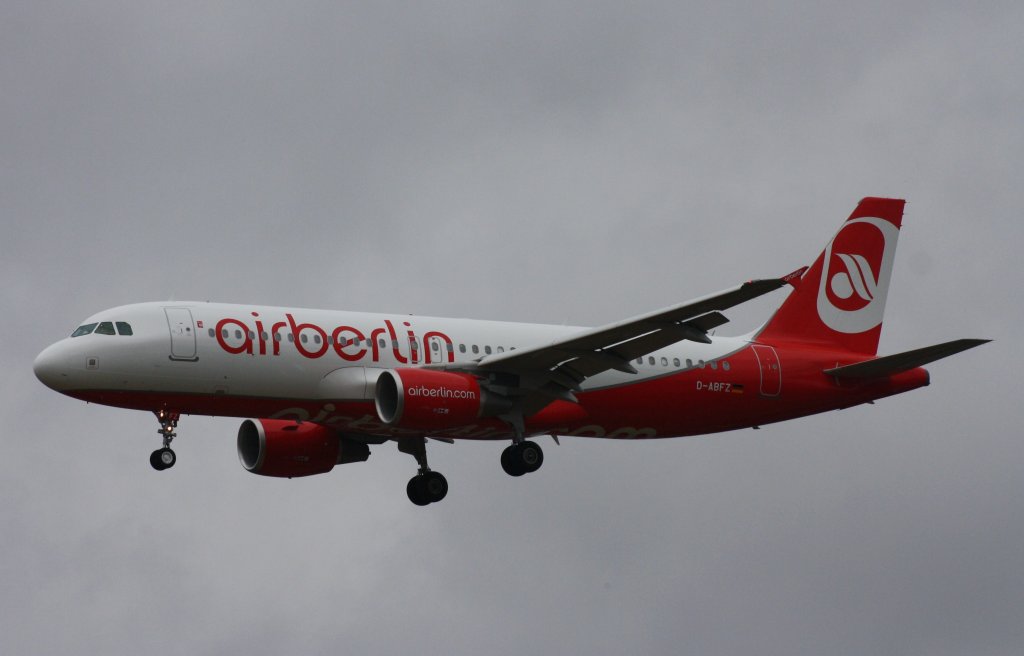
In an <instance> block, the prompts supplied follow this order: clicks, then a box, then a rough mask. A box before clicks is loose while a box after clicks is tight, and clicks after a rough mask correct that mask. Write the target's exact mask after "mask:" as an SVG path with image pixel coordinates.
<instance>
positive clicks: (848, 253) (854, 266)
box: [818, 217, 900, 334]
mask: <svg viewBox="0 0 1024 656" xmlns="http://www.w3.org/2000/svg"><path fill="white" fill-rule="evenodd" d="M899 234H900V231H899V228H897V227H896V226H895V225H893V224H892V223H890V222H889V221H885V220H883V219H879V218H874V217H864V218H859V219H854V220H852V221H847V222H846V223H845V224H844V225H843V227H842V229H841V230H840V231H839V234H837V235H836V236H835V238H834V239H833V240H832V242H831V243H830V244H829V245H828V248H826V249H825V257H824V263H823V265H822V266H823V269H822V272H821V286H820V287H819V288H818V316H819V317H821V320H822V322H824V324H825V325H826V326H828V327H829V328H831V329H832V330H835V331H836V332H840V333H847V334H856V333H862V332H865V331H868V330H871V329H872V328H874V327H876V326H878V325H879V324H881V323H882V313H883V312H884V311H885V297H886V293H887V291H888V289H889V278H890V277H891V275H892V263H893V258H894V256H895V254H896V240H897V238H898V237H899Z"/></svg>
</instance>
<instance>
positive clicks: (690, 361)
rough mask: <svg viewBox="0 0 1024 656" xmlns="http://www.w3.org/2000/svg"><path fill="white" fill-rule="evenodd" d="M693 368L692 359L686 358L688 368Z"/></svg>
mask: <svg viewBox="0 0 1024 656" xmlns="http://www.w3.org/2000/svg"><path fill="white" fill-rule="evenodd" d="M692 366H693V360H691V359H690V358H686V368H687V369H689V368H690V367H692Z"/></svg>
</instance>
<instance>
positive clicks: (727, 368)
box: [722, 360, 729, 371]
mask: <svg viewBox="0 0 1024 656" xmlns="http://www.w3.org/2000/svg"><path fill="white" fill-rule="evenodd" d="M722 369H725V370H726V371H729V361H728V360H722Z"/></svg>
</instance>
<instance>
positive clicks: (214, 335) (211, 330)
mask: <svg viewBox="0 0 1024 656" xmlns="http://www.w3.org/2000/svg"><path fill="white" fill-rule="evenodd" d="M216 336H217V333H215V332H213V328H210V337H216Z"/></svg>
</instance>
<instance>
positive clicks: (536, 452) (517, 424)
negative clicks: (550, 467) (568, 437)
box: [501, 413, 544, 476]
mask: <svg viewBox="0 0 1024 656" xmlns="http://www.w3.org/2000/svg"><path fill="white" fill-rule="evenodd" d="M501 418H502V419H504V420H505V421H506V422H508V424H509V426H511V427H512V430H513V431H515V437H513V438H512V444H511V445H510V446H508V447H506V448H505V450H504V451H502V452H501V468H502V469H504V470H505V473H506V474H508V475H509V476H522V475H523V474H530V473H533V472H535V471H537V470H538V469H540V466H541V465H543V464H544V451H542V450H541V448H540V446H538V445H537V443H536V442H530V441H529V440H524V439H523V433H524V432H526V431H525V422H524V419H523V415H522V413H510V414H508V415H503V416H502V417H501Z"/></svg>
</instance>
